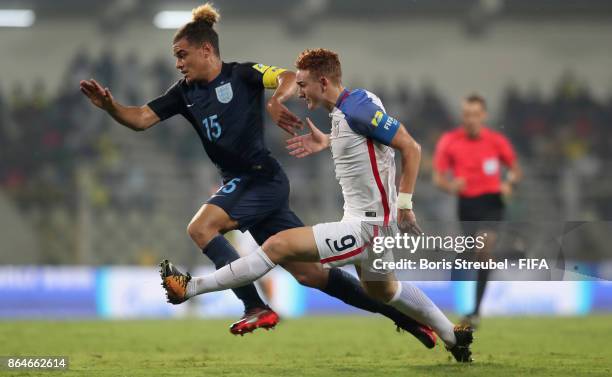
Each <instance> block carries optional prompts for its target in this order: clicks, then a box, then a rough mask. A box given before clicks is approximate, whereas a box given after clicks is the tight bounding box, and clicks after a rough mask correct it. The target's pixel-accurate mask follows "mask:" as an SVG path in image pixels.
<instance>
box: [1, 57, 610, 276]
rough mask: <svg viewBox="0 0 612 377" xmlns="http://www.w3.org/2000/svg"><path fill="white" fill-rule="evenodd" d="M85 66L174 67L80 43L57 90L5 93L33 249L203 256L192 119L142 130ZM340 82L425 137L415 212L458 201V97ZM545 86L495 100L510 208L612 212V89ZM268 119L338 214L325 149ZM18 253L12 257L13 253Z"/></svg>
mask: <svg viewBox="0 0 612 377" xmlns="http://www.w3.org/2000/svg"><path fill="white" fill-rule="evenodd" d="M90 77H93V78H96V79H97V80H98V81H99V82H101V83H102V84H103V85H105V86H108V87H109V88H110V89H111V90H112V91H113V93H114V96H115V97H116V98H118V99H120V100H121V101H122V102H124V103H127V104H133V105H140V104H142V103H144V102H145V101H147V100H149V99H152V98H154V97H155V96H156V95H158V94H161V93H163V92H164V91H165V90H166V88H168V87H169V86H170V85H171V83H172V82H173V81H174V80H176V77H177V76H176V73H175V70H174V68H173V67H172V65H171V64H170V63H168V60H167V59H165V58H160V59H158V60H155V61H152V62H147V63H144V62H141V61H140V60H139V58H138V56H137V55H128V56H124V57H121V58H118V57H116V56H115V55H114V54H113V53H112V51H110V50H108V51H106V52H104V53H103V54H101V55H100V56H98V57H96V58H93V57H91V56H89V55H88V54H87V53H86V52H84V51H81V52H79V53H77V54H76V55H75V56H74V57H73V59H72V62H71V63H70V64H69V65H68V66H67V69H66V73H65V78H64V82H65V85H63V86H62V88H61V89H60V90H59V91H58V92H56V93H49V92H48V91H47V90H46V88H45V81H44V80H43V79H41V80H40V81H39V82H38V83H37V84H36V85H34V86H33V87H31V88H25V87H23V86H22V85H15V86H14V87H12V88H4V92H2V93H0V145H2V148H1V149H0V196H4V197H5V198H8V199H9V202H10V203H11V206H12V207H13V208H14V210H15V213H16V214H17V215H19V216H20V217H22V218H23V219H24V221H25V223H26V224H28V227H29V228H30V229H31V231H32V233H31V236H32V237H33V238H35V239H36V240H37V241H36V242H37V244H38V245H39V246H40V249H44V250H45V253H41V254H40V255H39V256H37V257H36V258H35V260H30V262H37V263H51V264H55V263H57V264H73V263H86V264H114V263H128V264H129V263H132V264H134V263H136V264H150V263H153V262H155V261H156V260H157V259H158V257H159V256H162V255H165V254H167V253H168V252H169V250H171V252H172V254H173V255H174V256H176V257H177V258H178V260H179V261H180V262H182V263H189V262H190V261H191V260H197V261H198V262H202V261H203V260H202V259H201V258H199V257H198V255H197V254H198V253H197V252H196V249H195V247H194V246H192V245H191V242H190V240H189V239H188V237H187V235H186V234H185V230H184V229H185V226H186V224H187V222H188V221H189V219H190V218H191V216H192V214H193V213H194V212H195V211H196V210H197V208H198V206H199V205H200V204H201V203H202V202H203V201H204V200H205V198H206V197H207V196H208V195H209V193H210V191H211V190H215V189H216V187H218V184H219V180H218V178H216V175H215V172H214V169H213V167H212V166H211V164H210V162H209V161H208V159H207V157H206V155H205V154H204V152H203V149H202V148H201V146H200V141H199V139H198V137H197V135H196V133H195V132H194V131H193V130H192V129H191V126H189V124H188V123H187V122H186V121H184V120H183V119H182V118H180V117H175V118H173V119H170V120H169V121H167V122H165V123H164V124H162V125H158V126H156V127H154V128H153V129H152V130H151V131H147V132H146V133H144V134H141V133H138V134H137V133H133V132H132V131H129V130H126V129H123V128H122V127H121V126H120V125H118V124H115V123H114V121H113V120H112V119H111V118H110V117H109V116H107V115H106V114H104V113H103V112H101V111H99V110H97V109H95V108H93V107H92V106H91V105H90V104H89V103H88V102H87V101H86V99H85V98H84V97H83V96H82V95H81V93H80V92H79V91H78V81H79V80H80V79H85V78H90ZM347 84H348V86H349V87H359V86H362V85H365V86H367V88H368V89H369V90H371V91H373V92H374V93H376V94H377V95H379V96H380V97H381V99H382V100H383V103H384V104H385V105H386V107H387V110H388V112H389V113H391V114H395V115H396V116H397V117H398V118H399V119H401V120H402V121H403V123H405V124H406V125H408V127H409V130H410V132H411V133H412V134H413V135H414V137H415V138H416V139H417V140H418V141H419V142H420V143H421V145H422V147H423V151H424V153H423V162H422V166H421V173H420V182H419V189H418V190H417V198H418V199H417V202H419V206H418V208H419V214H420V216H421V218H423V219H430V220H437V219H440V218H443V217H444V213H447V214H448V213H452V210H451V212H449V211H448V209H446V210H445V209H440V206H441V205H442V204H440V203H441V200H440V198H442V197H443V196H442V195H441V194H440V193H438V192H437V191H436V190H434V189H433V186H431V184H430V172H431V156H432V154H433V149H434V146H435V143H436V141H437V139H438V138H439V136H440V135H441V134H442V133H443V132H444V131H446V130H449V129H451V128H453V127H455V126H456V125H458V124H459V122H460V120H459V114H455V113H453V111H452V110H451V109H453V108H455V107H456V106H455V105H456V103H458V102H459V101H460V100H461V99H460V98H446V97H445V96H444V95H443V93H441V92H439V91H438V90H437V89H436V87H435V85H434V84H433V83H429V84H425V85H422V86H421V87H420V88H418V89H415V88H414V87H413V86H411V85H410V83H408V82H404V81H398V82H397V83H395V84H393V85H389V86H383V85H378V84H374V85H368V83H363V84H362V83H357V82H348V83H347ZM437 84H438V85H439V84H441V83H437ZM544 91H548V88H540V87H538V85H537V84H534V85H533V86H532V88H531V89H529V90H527V91H521V90H518V89H517V88H515V87H514V86H513V85H512V83H508V87H507V90H506V94H505V99H504V102H503V104H500V105H501V106H497V108H499V109H500V111H499V112H498V113H495V114H491V119H490V122H489V123H490V125H491V127H493V128H496V129H499V130H501V131H502V132H503V133H505V134H506V135H508V136H509V138H510V139H511V141H512V142H513V143H514V145H515V147H516V148H517V151H518V153H519V156H520V159H521V161H522V163H523V165H524V166H525V173H526V177H525V182H524V184H523V185H522V186H521V187H520V188H519V189H518V191H517V193H516V195H515V197H514V199H513V200H512V201H511V202H510V208H509V209H510V211H509V214H510V217H511V218H513V219H533V218H539V219H544V220H554V219H568V220H606V219H609V218H612V201H611V200H610V193H611V192H612V180H610V179H609V178H606V177H610V176H609V175H602V174H600V173H601V172H603V171H608V170H609V167H610V163H609V162H608V160H609V156H610V154H611V152H610V147H611V146H612V127H610V126H611V125H612V96H611V97H610V98H609V99H608V100H607V101H597V100H595V99H594V98H593V97H592V96H591V93H590V91H589V88H588V87H587V86H585V85H583V84H582V83H581V80H580V78H579V76H577V75H574V74H572V73H569V72H568V73H567V74H565V75H564V76H562V77H559V80H558V83H557V86H556V88H555V89H554V94H553V96H544V95H543V94H542V93H543V92H544ZM466 94H467V93H466ZM290 107H291V108H292V110H294V111H295V112H296V113H298V115H300V116H306V115H308V116H311V117H313V119H314V120H315V123H317V124H318V125H319V126H320V127H321V128H322V129H328V128H329V125H328V123H329V121H328V118H327V115H326V114H322V113H314V114H307V113H306V109H305V106H303V104H301V103H298V102H297V101H294V103H292V104H290ZM267 122H268V124H267V125H266V127H267V131H266V132H267V139H268V146H269V147H270V149H271V150H272V152H273V154H274V155H275V156H276V157H277V158H278V159H279V160H280V161H281V163H282V164H283V165H284V166H285V167H286V169H287V173H288V175H289V177H290V179H291V181H292V199H291V202H292V206H293V208H294V210H295V211H296V213H297V214H298V215H300V216H301V217H302V218H303V220H304V222H306V223H310V224H312V223H317V222H321V221H322V220H333V219H337V218H339V217H340V215H341V203H342V199H341V193H340V190H339V186H338V185H337V184H336V183H335V180H334V176H333V167H332V164H331V160H330V159H329V155H328V154H326V153H324V154H321V155H319V156H313V157H310V158H309V159H307V160H304V161H297V160H294V159H292V158H291V157H290V156H289V155H288V154H287V153H286V151H285V149H284V141H283V139H284V137H285V136H286V135H284V134H283V131H281V130H280V129H278V128H276V127H275V126H274V125H273V124H270V122H269V119H268V120H267ZM595 183H596V184H595ZM442 203H443V205H445V206H446V207H448V206H449V205H452V202H449V201H448V200H446V201H442ZM87 250H89V251H87ZM93 250H95V252H93ZM185 250H187V251H185ZM181 258H182V259H181ZM196 258H198V259H196ZM13 259H14V260H13V261H11V260H10V258H9V260H8V261H7V262H9V263H11V262H15V263H20V260H19V258H18V257H17V256H15V257H13Z"/></svg>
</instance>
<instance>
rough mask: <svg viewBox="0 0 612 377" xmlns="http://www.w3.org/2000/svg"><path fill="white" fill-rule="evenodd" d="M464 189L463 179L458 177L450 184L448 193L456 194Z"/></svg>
mask: <svg viewBox="0 0 612 377" xmlns="http://www.w3.org/2000/svg"><path fill="white" fill-rule="evenodd" d="M464 188H465V179H463V178H461V177H458V178H455V179H453V180H452V181H451V182H450V191H451V193H452V194H458V193H460V192H461V191H463V189H464Z"/></svg>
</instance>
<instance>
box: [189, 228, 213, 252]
mask: <svg viewBox="0 0 612 377" xmlns="http://www.w3.org/2000/svg"><path fill="white" fill-rule="evenodd" d="M187 233H188V234H189V237H191V239H192V240H193V242H195V243H196V244H197V245H198V246H199V247H200V248H204V247H206V245H208V243H209V242H210V240H212V239H213V238H214V237H215V236H216V235H217V234H219V231H218V230H216V229H214V227H211V226H210V225H208V224H206V223H199V222H191V223H189V225H188V226H187Z"/></svg>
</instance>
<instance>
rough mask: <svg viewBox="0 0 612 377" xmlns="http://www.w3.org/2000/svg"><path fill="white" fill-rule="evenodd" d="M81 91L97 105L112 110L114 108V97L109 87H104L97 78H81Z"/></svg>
mask: <svg viewBox="0 0 612 377" xmlns="http://www.w3.org/2000/svg"><path fill="white" fill-rule="evenodd" d="M79 84H80V88H81V92H83V94H85V95H86V96H87V98H89V100H90V101H91V103H93V104H94V105H95V106H97V107H99V108H101V109H103V110H106V111H110V110H111V109H112V108H113V102H114V100H115V99H114V98H113V95H112V94H111V92H110V90H109V89H108V88H103V87H102V85H100V84H99V83H98V82H97V81H96V80H94V79H91V80H81V82H80V83H79Z"/></svg>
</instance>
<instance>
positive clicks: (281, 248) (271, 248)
mask: <svg viewBox="0 0 612 377" xmlns="http://www.w3.org/2000/svg"><path fill="white" fill-rule="evenodd" d="M261 248H262V249H263V250H264V251H265V253H266V254H267V255H268V258H270V260H271V261H272V262H274V263H276V264H279V263H283V262H285V261H286V259H287V258H286V256H287V251H288V250H289V241H288V240H287V239H286V238H285V237H283V236H280V235H278V234H275V235H273V236H272V237H270V238H268V239H267V240H266V242H264V244H263V245H262V246H261Z"/></svg>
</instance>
